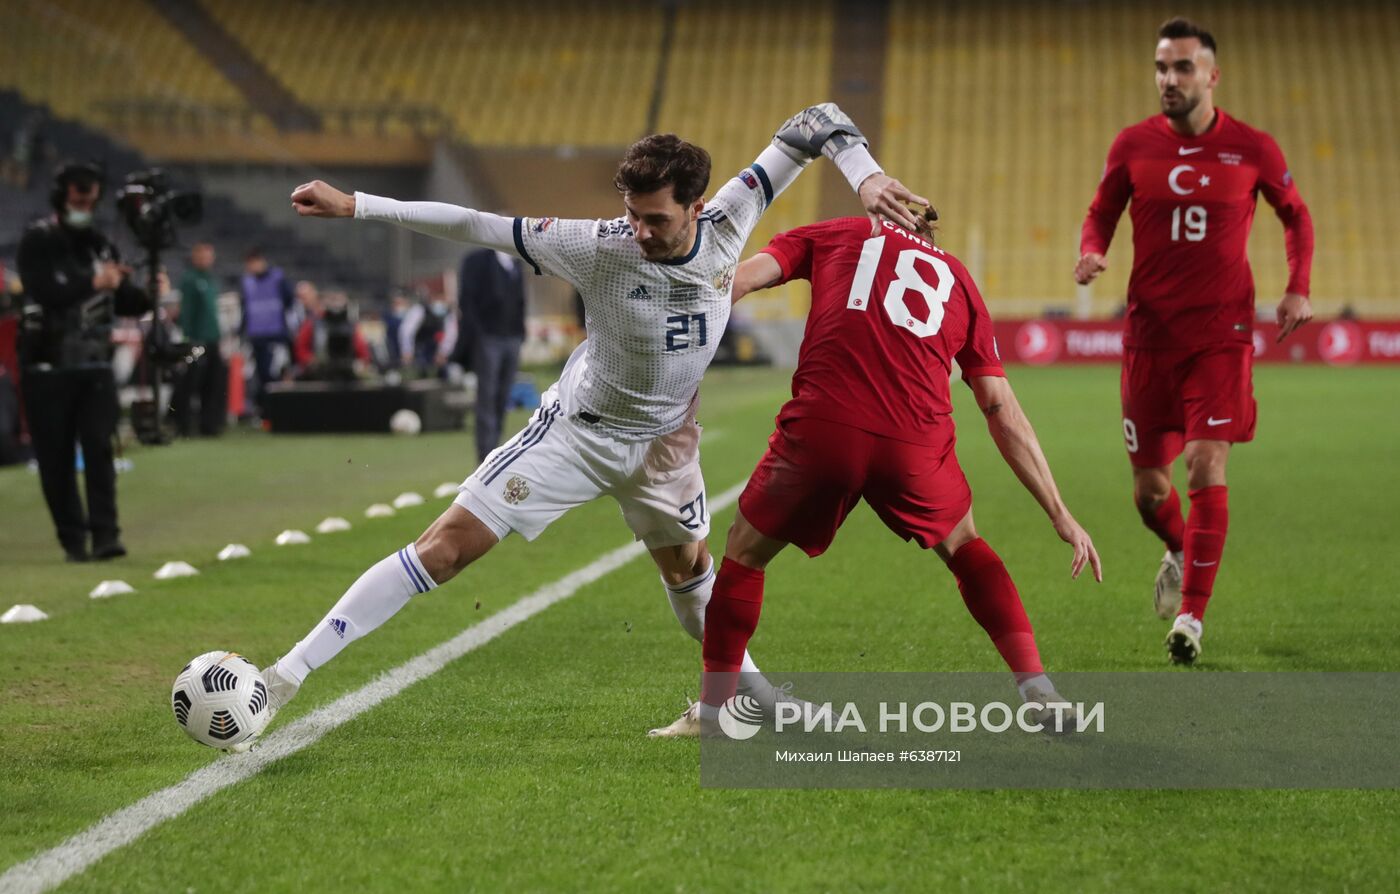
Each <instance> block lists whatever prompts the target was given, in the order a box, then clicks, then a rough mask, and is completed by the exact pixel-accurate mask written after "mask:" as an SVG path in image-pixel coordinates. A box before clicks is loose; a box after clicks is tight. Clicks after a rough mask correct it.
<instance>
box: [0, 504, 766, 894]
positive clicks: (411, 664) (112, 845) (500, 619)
mask: <svg viewBox="0 0 1400 894" xmlns="http://www.w3.org/2000/svg"><path fill="white" fill-rule="evenodd" d="M744 484H745V482H740V483H739V484H736V485H735V486H733V487H731V488H729V489H728V490H726V491H725V492H724V493H722V494H720V495H719V496H718V497H716V498H715V499H714V500H712V501H711V502H710V509H711V511H712V512H718V511H722V510H724V509H726V508H727V507H728V506H729V505H730V504H731V503H733V502H734V501H735V500H737V499H738V498H739V494H740V492H742V491H743V489H744ZM645 552H646V547H644V546H643V545H642V544H641V543H638V542H633V543H629V544H627V545H626V546H623V547H619V548H617V549H615V550H613V551H612V552H609V553H604V554H603V555H601V556H599V557H598V558H597V559H595V560H594V561H592V562H590V563H589V564H587V565H585V566H584V567H582V568H580V569H578V570H577V571H574V572H571V573H570V574H567V575H565V576H564V577H561V578H560V579H559V580H557V581H555V582H554V583H551V584H545V585H544V586H543V587H541V588H540V589H538V590H536V591H535V592H533V593H531V594H530V595H529V596H526V597H524V598H523V599H521V600H519V601H518V602H515V603H513V604H512V605H511V606H510V607H508V608H505V609H502V610H501V611H499V612H497V613H496V614H494V615H492V616H491V617H489V618H487V619H486V620H484V621H481V622H479V623H477V624H473V625H472V626H471V627H468V628H467V629H465V630H463V631H462V632H461V633H459V634H457V635H456V636H454V637H452V639H450V640H448V641H447V642H445V643H442V644H441V645H438V646H435V647H433V648H431V649H429V650H428V651H426V652H424V653H423V654H422V655H419V656H418V657H417V658H413V659H410V660H409V661H407V662H405V663H403V664H401V665H399V666H398V667H396V668H393V669H392V670H389V671H386V672H385V673H384V674H382V675H380V676H379V677H377V678H375V679H374V680H372V681H371V682H369V683H367V684H365V685H364V686H363V687H361V688H359V689H357V690H355V691H354V692H350V693H347V694H346V695H342V696H341V697H340V698H338V699H336V700H335V701H333V702H331V703H330V704H328V705H325V706H323V707H320V708H317V709H316V710H315V711H312V712H311V713H310V714H307V715H306V716H305V717H301V718H299V719H297V720H294V721H293V722H291V723H289V724H287V725H286V726H284V727H282V728H280V729H278V730H277V731H276V732H274V733H271V734H270V735H268V736H267V737H266V738H264V739H263V740H262V741H261V742H260V743H259V745H258V747H257V748H254V749H253V750H252V751H250V752H248V753H247V754H240V755H230V756H228V757H224V758H220V759H219V760H216V761H214V762H213V763H212V764H209V765H208V766H206V767H203V768H201V769H199V770H196V771H194V772H193V773H191V774H190V775H189V776H186V777H185V778H184V779H182V780H181V781H179V782H177V783H175V784H174V785H172V786H170V787H169V788H163V789H161V790H160V791H158V792H155V793H153V794H150V795H147V796H146V797H144V798H142V799H141V800H140V801H137V802H136V803H135V804H132V805H131V806H130V807H123V808H122V809H121V810H118V811H117V812H116V813H112V814H109V815H108V816H106V817H105V818H103V819H101V820H99V821H98V822H97V823H96V824H95V825H93V826H91V827H89V828H88V829H86V830H84V831H82V832H79V833H78V834H77V835H74V836H73V837H72V838H69V839H68V840H67V841H65V842H63V843H62V844H60V845H58V846H57V847H54V848H51V849H50V850H47V851H44V852H43V853H40V854H37V855H35V856H33V857H30V858H29V859H28V860H25V861H24V862H23V863H16V864H15V865H14V866H11V867H10V868H9V869H8V870H7V871H6V872H5V874H4V875H0V891H4V892H6V894H31V892H32V894H39V892H43V891H47V890H49V889H50V888H54V887H57V886H58V885H60V884H62V883H63V882H65V881H67V880H68V879H70V878H72V877H73V876H75V875H77V874H78V873H80V872H82V871H83V870H85V869H87V868H88V867H89V866H91V865H92V864H94V863H96V862H97V861H98V860H101V859H102V858H103V857H105V856H107V855H108V854H110V853H112V852H113V851H115V850H116V849H117V848H120V847H123V846H124V845H128V844H130V843H131V842H133V841H135V840H136V839H137V838H140V837H141V836H142V835H144V834H145V833H146V832H149V831H150V830H151V829H153V828H155V827H156V826H158V825H160V824H161V823H163V822H165V821H166V820H169V819H174V818H175V817H177V816H179V815H180V814H182V813H184V812H185V811H186V810H189V809H190V808H191V807H193V806H195V805H196V804H198V803H199V802H200V801H203V800H204V799H205V798H208V797H209V796H211V795H214V794H216V793H218V792H220V791H222V790H223V789H226V788H228V787H229V786H231V785H236V784H237V783H240V782H242V781H243V780H245V779H250V778H252V777H253V776H256V775H257V774H258V773H261V772H262V771H263V770H264V769H266V768H267V767H268V766H270V765H271V764H274V763H276V762H277V761H280V760H281V759H282V758H284V757H289V756H291V755H293V754H296V753H297V752H298V751H301V750H302V749H303V748H307V747H309V746H311V745H314V744H316V742H318V741H320V739H321V737H322V736H324V735H325V734H326V733H328V732H330V731H331V730H333V729H335V728H336V727H338V726H340V725H341V724H343V723H348V722H349V721H351V720H354V719H355V718H356V717H358V716H360V715H361V714H363V713H365V712H366V711H368V710H369V709H371V708H373V707H374V706H375V705H378V704H379V703H380V702H382V701H385V700H387V699H390V698H393V697H394V696H396V695H398V694H399V693H400V692H403V691H404V690H405V689H407V688H408V687H409V686H412V685H413V684H414V683H417V682H418V681H419V680H422V679H425V678H427V677H430V676H432V675H433V674H435V673H437V672H438V671H440V670H442V669H443V668H444V667H446V666H447V665H448V664H451V663H452V662H453V661H455V660H457V659H458V658H461V657H462V656H463V655H465V654H467V653H468V652H470V651H472V650H473V649H477V648H480V647H481V646H484V645H486V644H487V643H489V642H490V641H491V640H493V639H495V638H496V637H497V636H500V635H501V634H502V633H505V632H506V631H507V630H509V629H511V628H512V627H514V626H516V625H517V624H520V623H522V622H524V621H528V620H529V619H530V618H533V617H534V616H535V615H537V614H539V613H540V612H542V611H544V610H545V609H547V608H549V607H550V606H551V605H554V604H555V603H556V602H563V601H564V600H565V599H568V598H569V597H570V596H572V595H574V594H575V593H577V592H578V591H579V590H581V589H582V588H584V587H586V586H588V585H589V584H591V583H593V582H594V581H597V580H599V579H600V578H602V577H604V576H606V575H608V574H610V573H612V572H613V571H616V570H617V569H619V568H621V567H622V566H623V565H626V564H627V563H628V562H630V561H632V560H633V559H635V558H637V557H638V556H640V555H642V554H643V553H645Z"/></svg>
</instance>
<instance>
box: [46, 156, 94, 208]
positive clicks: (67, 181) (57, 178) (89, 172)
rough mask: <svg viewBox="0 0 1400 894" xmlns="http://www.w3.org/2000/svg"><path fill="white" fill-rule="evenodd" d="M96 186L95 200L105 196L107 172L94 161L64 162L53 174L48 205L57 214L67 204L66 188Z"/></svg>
mask: <svg viewBox="0 0 1400 894" xmlns="http://www.w3.org/2000/svg"><path fill="white" fill-rule="evenodd" d="M75 183H76V184H79V185H83V184H91V183H96V184H97V200H98V201H101V200H102V197H103V196H105V195H106V194H107V171H106V170H105V169H104V168H103V166H102V165H100V164H98V163H97V162H95V161H66V162H64V163H63V164H61V165H59V166H58V167H57V168H56V169H54V172H53V188H52V189H51V190H49V204H50V205H52V206H53V210H55V211H57V212H58V213H59V214H62V213H63V209H64V207H65V206H66V205H67V204H68V187H70V186H72V185H73V184H75Z"/></svg>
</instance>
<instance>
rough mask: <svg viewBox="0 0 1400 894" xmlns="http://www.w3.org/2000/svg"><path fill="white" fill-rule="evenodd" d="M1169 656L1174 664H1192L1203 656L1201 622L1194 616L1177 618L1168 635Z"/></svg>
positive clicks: (1184, 615) (1183, 614)
mask: <svg viewBox="0 0 1400 894" xmlns="http://www.w3.org/2000/svg"><path fill="white" fill-rule="evenodd" d="M1167 654H1168V655H1170V656H1171V659H1172V664H1192V663H1194V662H1195V660H1196V659H1197V658H1199V657H1200V655H1201V622H1200V621H1199V620H1197V619H1196V617H1195V616H1194V615H1188V614H1185V613H1182V614H1179V615H1177V616H1176V620H1175V621H1174V622H1173V623H1172V629H1171V632H1170V633H1168V634H1167Z"/></svg>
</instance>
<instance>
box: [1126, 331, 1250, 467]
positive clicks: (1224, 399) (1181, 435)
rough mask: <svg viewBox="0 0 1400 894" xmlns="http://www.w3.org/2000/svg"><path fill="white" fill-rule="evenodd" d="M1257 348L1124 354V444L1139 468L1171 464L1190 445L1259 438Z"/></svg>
mask: <svg viewBox="0 0 1400 894" xmlns="http://www.w3.org/2000/svg"><path fill="white" fill-rule="evenodd" d="M1253 369H1254V348H1253V346H1252V345H1247V344H1245V345H1220V346H1217V347H1212V348H1198V349H1193V350H1189V351H1142V350H1137V349H1134V348H1127V349H1125V350H1124V352H1123V379H1122V391H1123V441H1124V443H1125V444H1126V445H1127V448H1128V459H1129V460H1130V461H1131V462H1132V464H1133V465H1134V466H1137V467H1138V468H1153V467H1157V466H1167V465H1171V462H1172V460H1174V459H1176V458H1177V457H1178V456H1179V455H1181V449H1182V447H1183V445H1184V444H1185V443H1186V442H1187V441H1201V440H1211V441H1230V442H1232V443H1240V442H1243V441H1251V440H1253V439H1254V423H1255V417H1256V407H1255V403H1254V382H1253V376H1252V373H1253Z"/></svg>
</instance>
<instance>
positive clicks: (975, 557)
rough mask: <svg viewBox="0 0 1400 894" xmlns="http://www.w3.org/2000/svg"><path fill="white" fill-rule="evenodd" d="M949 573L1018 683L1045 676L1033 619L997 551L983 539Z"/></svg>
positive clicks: (952, 561)
mask: <svg viewBox="0 0 1400 894" xmlns="http://www.w3.org/2000/svg"><path fill="white" fill-rule="evenodd" d="M948 570H949V571H951V572H953V576H954V577H955V578H957V579H958V590H959V591H960V592H961V593H962V597H963V602H965V603H967V610H968V611H969V612H971V613H972V617H973V618H974V619H976V621H977V623H978V624H981V625H982V629H983V630H985V631H987V636H989V637H991V638H992V645H994V646H996V647H997V651H998V652H1000V653H1001V657H1002V660H1004V661H1005V662H1006V666H1007V667H1009V668H1011V672H1012V673H1013V674H1015V675H1016V679H1017V680H1018V681H1019V680H1021V679H1024V677H1027V676H1033V675H1035V674H1039V673H1044V671H1045V668H1044V667H1042V666H1041V664H1040V650H1038V649H1037V648H1036V646H1035V634H1034V633H1033V632H1032V631H1031V622H1030V619H1028V618H1027V617H1026V609H1025V607H1024V606H1022V605H1021V596H1020V594H1019V593H1017V592H1016V585H1015V584H1014V583H1012V582H1011V575H1010V574H1008V573H1007V571H1006V566H1005V565H1003V564H1002V562H1001V557H1000V556H998V555H997V554H996V550H994V549H992V548H991V547H990V546H988V545H987V541H985V540H983V539H982V538H980V537H979V538H977V539H976V540H973V541H972V542H970V543H967V544H964V545H963V547H962V548H961V549H959V550H958V551H957V552H955V553H953V558H951V559H949V560H948Z"/></svg>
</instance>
